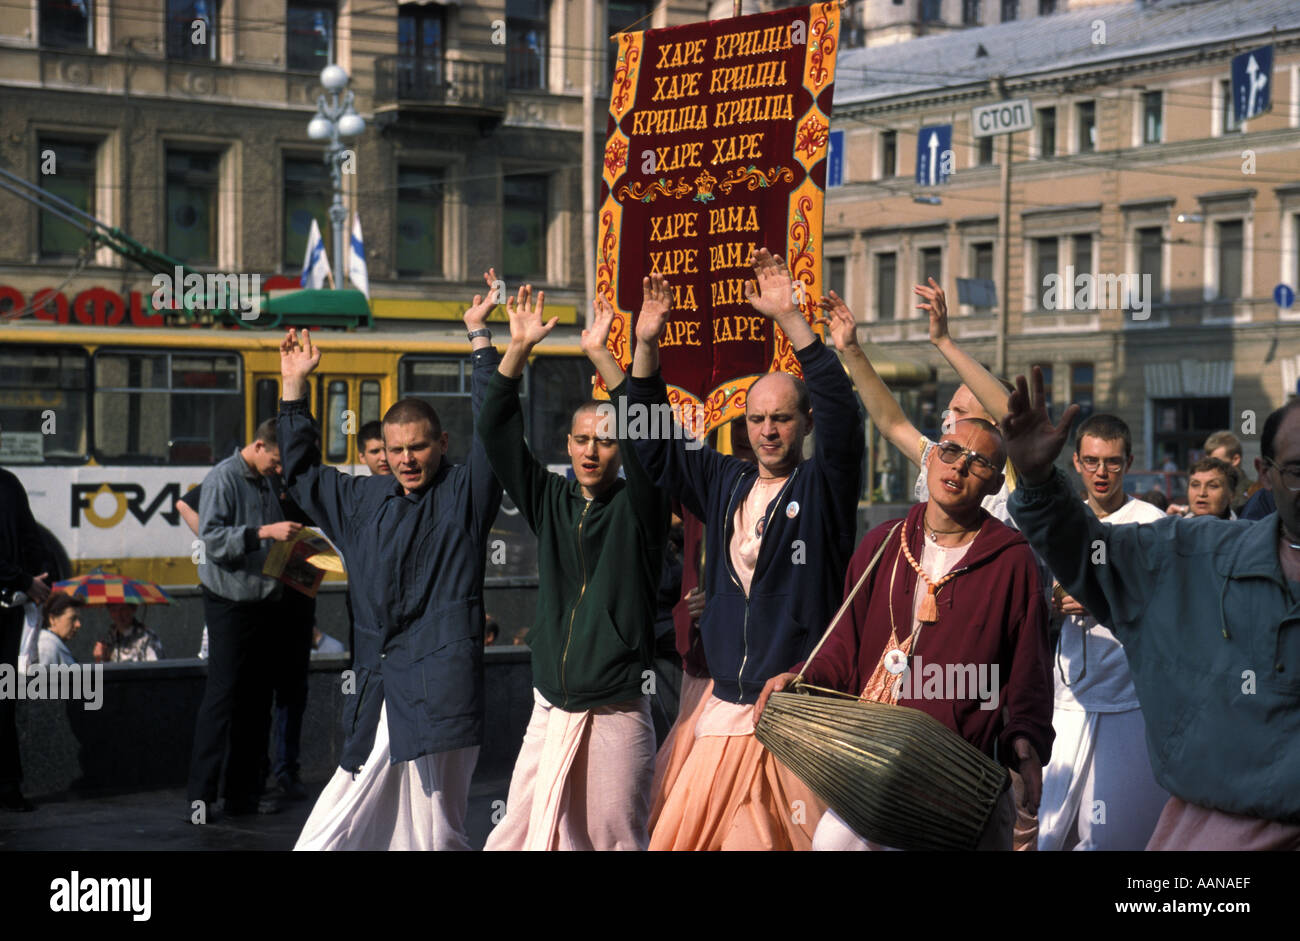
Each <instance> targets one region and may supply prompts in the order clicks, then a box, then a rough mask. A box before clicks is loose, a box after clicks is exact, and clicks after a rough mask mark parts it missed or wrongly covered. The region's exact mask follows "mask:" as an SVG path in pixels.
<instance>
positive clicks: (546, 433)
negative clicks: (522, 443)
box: [525, 356, 595, 464]
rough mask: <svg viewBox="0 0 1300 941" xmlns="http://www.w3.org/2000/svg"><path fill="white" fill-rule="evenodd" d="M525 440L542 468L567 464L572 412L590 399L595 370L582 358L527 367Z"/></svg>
mask: <svg viewBox="0 0 1300 941" xmlns="http://www.w3.org/2000/svg"><path fill="white" fill-rule="evenodd" d="M528 369H529V378H528V390H529V400H530V401H529V402H528V403H527V404H526V405H525V414H526V415H528V416H529V419H530V421H529V431H528V440H529V442H530V443H531V444H532V448H533V453H534V454H536V455H537V459H538V460H539V461H541V462H542V463H543V464H568V463H569V447H568V437H567V436H568V431H569V425H570V422H571V420H572V418H573V412H574V410H575V409H576V408H577V407H578V406H579V405H581V404H582V403H583V402H585V401H587V400H588V399H590V398H591V380H592V377H593V376H594V375H595V369H594V368H593V367H592V365H591V361H590V360H588V359H587V358H586V357H585V356H538V357H537V358H536V359H534V360H533V361H532V363H531V364H530V365H529V367H528Z"/></svg>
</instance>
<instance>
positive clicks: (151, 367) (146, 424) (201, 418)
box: [95, 350, 244, 464]
mask: <svg viewBox="0 0 1300 941" xmlns="http://www.w3.org/2000/svg"><path fill="white" fill-rule="evenodd" d="M242 372H243V370H242V367H241V365H240V361H239V357H238V356H236V355H235V354H233V353H190V352H185V353H152V352H151V353H135V352H106V351H102V350H101V351H100V352H98V353H96V354H95V457H96V459H97V460H99V461H101V462H104V463H119V464H123V463H125V464H134V463H139V464H215V463H216V462H217V461H219V460H221V459H222V458H225V457H229V456H230V454H231V453H232V452H233V451H234V450H235V449H236V448H238V447H240V446H241V445H242V444H244V434H243V432H244V396H243V389H242V387H241V385H240V376H241V375H242Z"/></svg>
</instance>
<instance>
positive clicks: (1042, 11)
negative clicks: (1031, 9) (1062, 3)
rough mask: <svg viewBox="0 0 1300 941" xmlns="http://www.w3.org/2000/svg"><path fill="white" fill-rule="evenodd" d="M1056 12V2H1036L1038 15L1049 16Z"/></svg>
mask: <svg viewBox="0 0 1300 941" xmlns="http://www.w3.org/2000/svg"><path fill="white" fill-rule="evenodd" d="M1055 12H1056V0H1038V15H1039V16H1051V15H1052V14H1053V13H1055Z"/></svg>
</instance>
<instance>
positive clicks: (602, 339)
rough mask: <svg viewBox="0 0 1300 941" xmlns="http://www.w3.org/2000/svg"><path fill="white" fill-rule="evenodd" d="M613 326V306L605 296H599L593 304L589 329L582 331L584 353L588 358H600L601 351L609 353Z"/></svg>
mask: <svg viewBox="0 0 1300 941" xmlns="http://www.w3.org/2000/svg"><path fill="white" fill-rule="evenodd" d="M613 326H614V308H613V306H612V305H611V304H610V303H609V301H608V300H607V299H606V298H605V297H604V296H603V295H597V297H596V298H595V299H594V300H592V302H591V316H590V317H588V318H587V329H585V330H583V331H582V352H584V353H586V354H587V356H588V357H593V356H599V355H600V353H601V351H605V352H609V346H608V344H609V331H610V328H611V327H613Z"/></svg>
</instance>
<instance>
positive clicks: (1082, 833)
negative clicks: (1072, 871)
mask: <svg viewBox="0 0 1300 941" xmlns="http://www.w3.org/2000/svg"><path fill="white" fill-rule="evenodd" d="M1052 728H1053V729H1055V731H1056V740H1055V741H1054V742H1053V743H1052V760H1051V762H1049V763H1048V765H1047V767H1046V768H1044V769H1043V800H1042V804H1041V805H1040V806H1039V808H1038V848H1039V849H1040V850H1043V851H1048V850H1063V849H1066V848H1067V847H1068V846H1069V841H1070V838H1071V836H1072V835H1073V834H1074V832H1075V825H1076V821H1077V825H1078V836H1079V842H1078V844H1077V845H1076V846H1074V847H1073V848H1074V849H1076V850H1141V849H1142V848H1143V847H1145V846H1146V845H1147V841H1148V840H1150V839H1151V834H1152V832H1153V831H1154V830H1155V828H1156V823H1157V821H1159V819H1160V812H1161V811H1162V810H1163V809H1164V807H1165V804H1166V803H1167V802H1168V800H1169V793H1168V792H1167V791H1166V790H1165V789H1164V788H1162V787H1161V786H1160V785H1159V784H1157V783H1156V779H1155V775H1154V774H1152V773H1151V760H1150V758H1149V757H1148V755H1147V745H1146V729H1145V726H1144V724H1143V722H1142V710H1141V709H1131V710H1129V711H1127V712H1083V711H1081V710H1078V709H1062V708H1061V707H1060V705H1059V704H1058V705H1057V707H1056V710H1055V711H1054V712H1053V714H1052Z"/></svg>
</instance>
